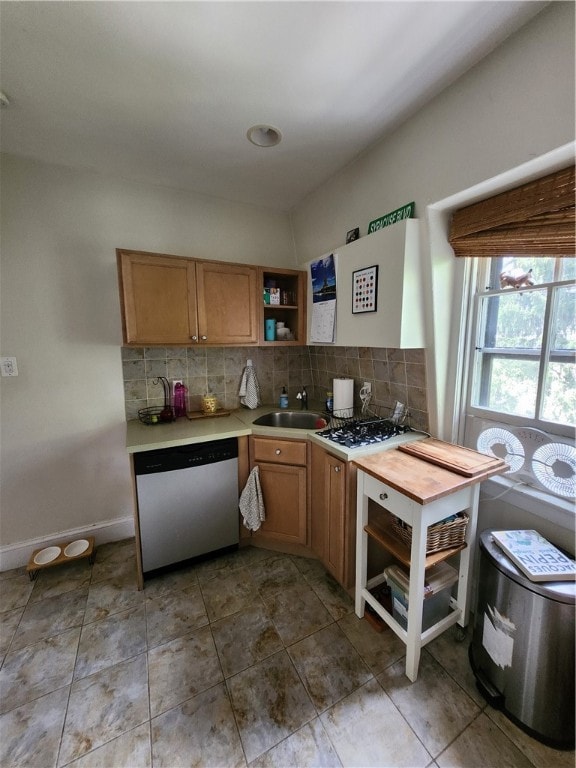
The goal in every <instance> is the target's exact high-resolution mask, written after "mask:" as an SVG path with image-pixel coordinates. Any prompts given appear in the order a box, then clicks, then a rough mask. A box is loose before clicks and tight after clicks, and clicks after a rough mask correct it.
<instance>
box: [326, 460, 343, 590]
mask: <svg viewBox="0 0 576 768" xmlns="http://www.w3.org/2000/svg"><path fill="white" fill-rule="evenodd" d="M324 467H325V468H324V498H325V503H326V515H325V527H324V557H323V562H324V565H325V566H326V568H327V569H328V570H329V571H330V572H331V573H332V575H333V576H334V577H335V578H336V579H337V580H338V581H339V582H340V583H342V582H343V581H344V563H345V547H346V543H345V533H346V462H344V461H342V460H341V459H338V458H336V457H335V456H332V455H331V454H330V453H326V454H325V457H324Z"/></svg>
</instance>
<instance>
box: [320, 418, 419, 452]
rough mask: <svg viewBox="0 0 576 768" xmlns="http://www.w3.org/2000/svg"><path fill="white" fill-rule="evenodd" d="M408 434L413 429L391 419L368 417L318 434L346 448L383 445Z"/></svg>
mask: <svg viewBox="0 0 576 768" xmlns="http://www.w3.org/2000/svg"><path fill="white" fill-rule="evenodd" d="M406 432H412V429H411V428H410V427H408V426H404V425H401V424H396V423H394V422H393V421H391V420H390V419H381V418H374V417H371V418H370V417H368V418H363V419H354V420H352V421H349V422H345V423H343V424H340V425H339V426H336V427H329V428H328V429H323V430H322V431H320V432H316V434H317V435H320V437H324V438H326V439H327V440H331V441H332V442H334V443H338V445H342V446H344V447H345V448H362V447H363V446H366V445H373V444H374V443H382V442H384V441H386V440H390V439H392V438H394V437H397V436H398V435H403V434H405V433H406Z"/></svg>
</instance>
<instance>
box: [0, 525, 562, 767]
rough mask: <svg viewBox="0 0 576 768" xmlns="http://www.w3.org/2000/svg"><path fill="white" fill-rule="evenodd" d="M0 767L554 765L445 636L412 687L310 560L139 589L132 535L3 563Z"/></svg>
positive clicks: (254, 559) (398, 658)
mask: <svg viewBox="0 0 576 768" xmlns="http://www.w3.org/2000/svg"><path fill="white" fill-rule="evenodd" d="M0 612H1V616H0V619H1V624H0V627H1V631H0V661H1V663H2V667H1V670H0V765H1V766H2V768H16V766H26V768H50V767H51V766H75V768H88V767H92V768H147V767H151V766H153V767H154V768H177V767H178V766H200V767H202V766H215V767H217V768H233V767H235V766H246V765H250V766H251V767H253V768H261V767H263V766H286V767H287V768H288V767H290V768H294V767H296V766H302V767H304V766H362V768H365V767H366V766H379V767H383V766H393V767H394V768H400V766H406V768H419V767H420V766H421V767H422V768H424V767H425V766H433V767H434V768H448V767H449V766H450V767H452V766H463V767H465V768H472V767H473V766H478V767H479V768H490V766H494V768H496V767H498V768H503V767H504V766H510V767H512V766H514V767H516V766H517V767H518V768H530V767H531V766H533V767H534V768H563V767H564V766H566V768H567V767H568V766H571V767H572V766H573V765H574V753H573V752H560V751H556V750H552V749H549V748H547V747H545V746H543V745H541V744H540V743H539V742H537V741H534V740H533V739H530V738H529V737H528V736H526V735H525V734H524V733H523V732H522V731H520V730H519V729H518V728H516V727H515V726H514V725H512V724H511V723H510V722H509V721H508V720H507V719H506V718H504V717H503V716H502V715H501V714H500V713H498V712H497V711H495V710H493V709H492V708H490V707H489V706H487V705H486V704H485V702H484V701H483V700H482V698H481V697H480V696H479V694H478V692H477V691H476V688H475V685H474V680H473V677H472V674H471V672H470V670H469V668H468V662H467V654H466V650H467V649H466V643H458V642H457V641H456V639H455V636H454V634H453V631H448V632H447V633H445V634H444V635H443V636H441V637H440V638H438V639H437V640H435V641H434V642H432V643H431V644H429V645H428V646H427V647H426V649H425V650H424V651H423V654H422V661H421V667H420V674H419V677H418V680H417V682H415V683H410V682H409V681H408V679H407V678H406V677H405V675H404V662H403V656H404V647H403V645H402V643H401V642H400V641H399V640H398V639H397V638H396V637H395V635H394V634H393V633H392V632H391V631H389V630H386V631H384V632H382V633H380V634H379V633H377V632H375V631H374V630H373V629H372V628H371V626H370V625H368V624H367V623H366V622H365V621H364V620H359V619H358V618H357V617H356V616H355V615H354V612H353V604H352V600H351V599H350V598H349V597H348V596H347V595H346V594H345V593H344V592H343V591H342V590H341V589H340V587H339V586H338V585H337V584H336V582H334V581H333V580H332V579H331V577H329V576H328V575H327V574H326V572H325V571H324V569H323V568H322V567H321V566H320V564H319V563H318V562H316V561H313V560H307V559H304V558H298V557H291V556H287V555H279V554H276V553H273V552H268V551H265V550H261V549H256V548H252V547H250V548H246V549H243V550H241V551H239V552H237V553H234V554H232V555H226V556H223V557H221V558H218V559H214V560H211V561H208V562H204V563H201V564H198V565H195V566H191V567H188V568H185V569H182V570H179V571H175V572H173V573H171V574H166V575H163V576H162V577H158V578H155V579H152V580H149V581H147V583H146V588H145V590H144V591H142V592H139V591H137V589H136V588H135V555H134V541H133V540H130V541H124V542H118V543H116V544H108V545H104V546H101V547H100V548H99V549H98V551H97V554H96V561H95V563H94V565H92V566H91V565H90V564H89V563H88V562H87V561H86V560H83V561H77V562H75V563H71V564H68V565H66V566H60V567H58V568H53V569H46V570H44V571H41V572H40V573H39V574H38V577H37V579H36V581H34V582H30V580H29V578H28V576H27V574H26V573H25V571H24V569H20V570H16V571H10V572H7V573H2V574H0Z"/></svg>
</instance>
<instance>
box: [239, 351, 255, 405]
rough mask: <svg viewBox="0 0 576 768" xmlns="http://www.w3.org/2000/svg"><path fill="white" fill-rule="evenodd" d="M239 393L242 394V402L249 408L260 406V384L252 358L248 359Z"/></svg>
mask: <svg viewBox="0 0 576 768" xmlns="http://www.w3.org/2000/svg"><path fill="white" fill-rule="evenodd" d="M238 394H239V395H240V402H241V403H242V405H245V406H246V407H247V408H258V406H259V405H260V386H259V384H258V379H257V378H256V371H255V370H254V366H253V365H252V360H247V361H246V368H244V372H243V373H242V380H241V381H240V389H239V391H238Z"/></svg>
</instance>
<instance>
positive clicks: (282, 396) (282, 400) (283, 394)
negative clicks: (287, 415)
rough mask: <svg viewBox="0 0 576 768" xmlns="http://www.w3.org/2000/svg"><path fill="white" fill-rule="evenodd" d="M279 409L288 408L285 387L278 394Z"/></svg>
mask: <svg viewBox="0 0 576 768" xmlns="http://www.w3.org/2000/svg"><path fill="white" fill-rule="evenodd" d="M280 408H288V393H287V392H286V387H282V392H281V393H280Z"/></svg>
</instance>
